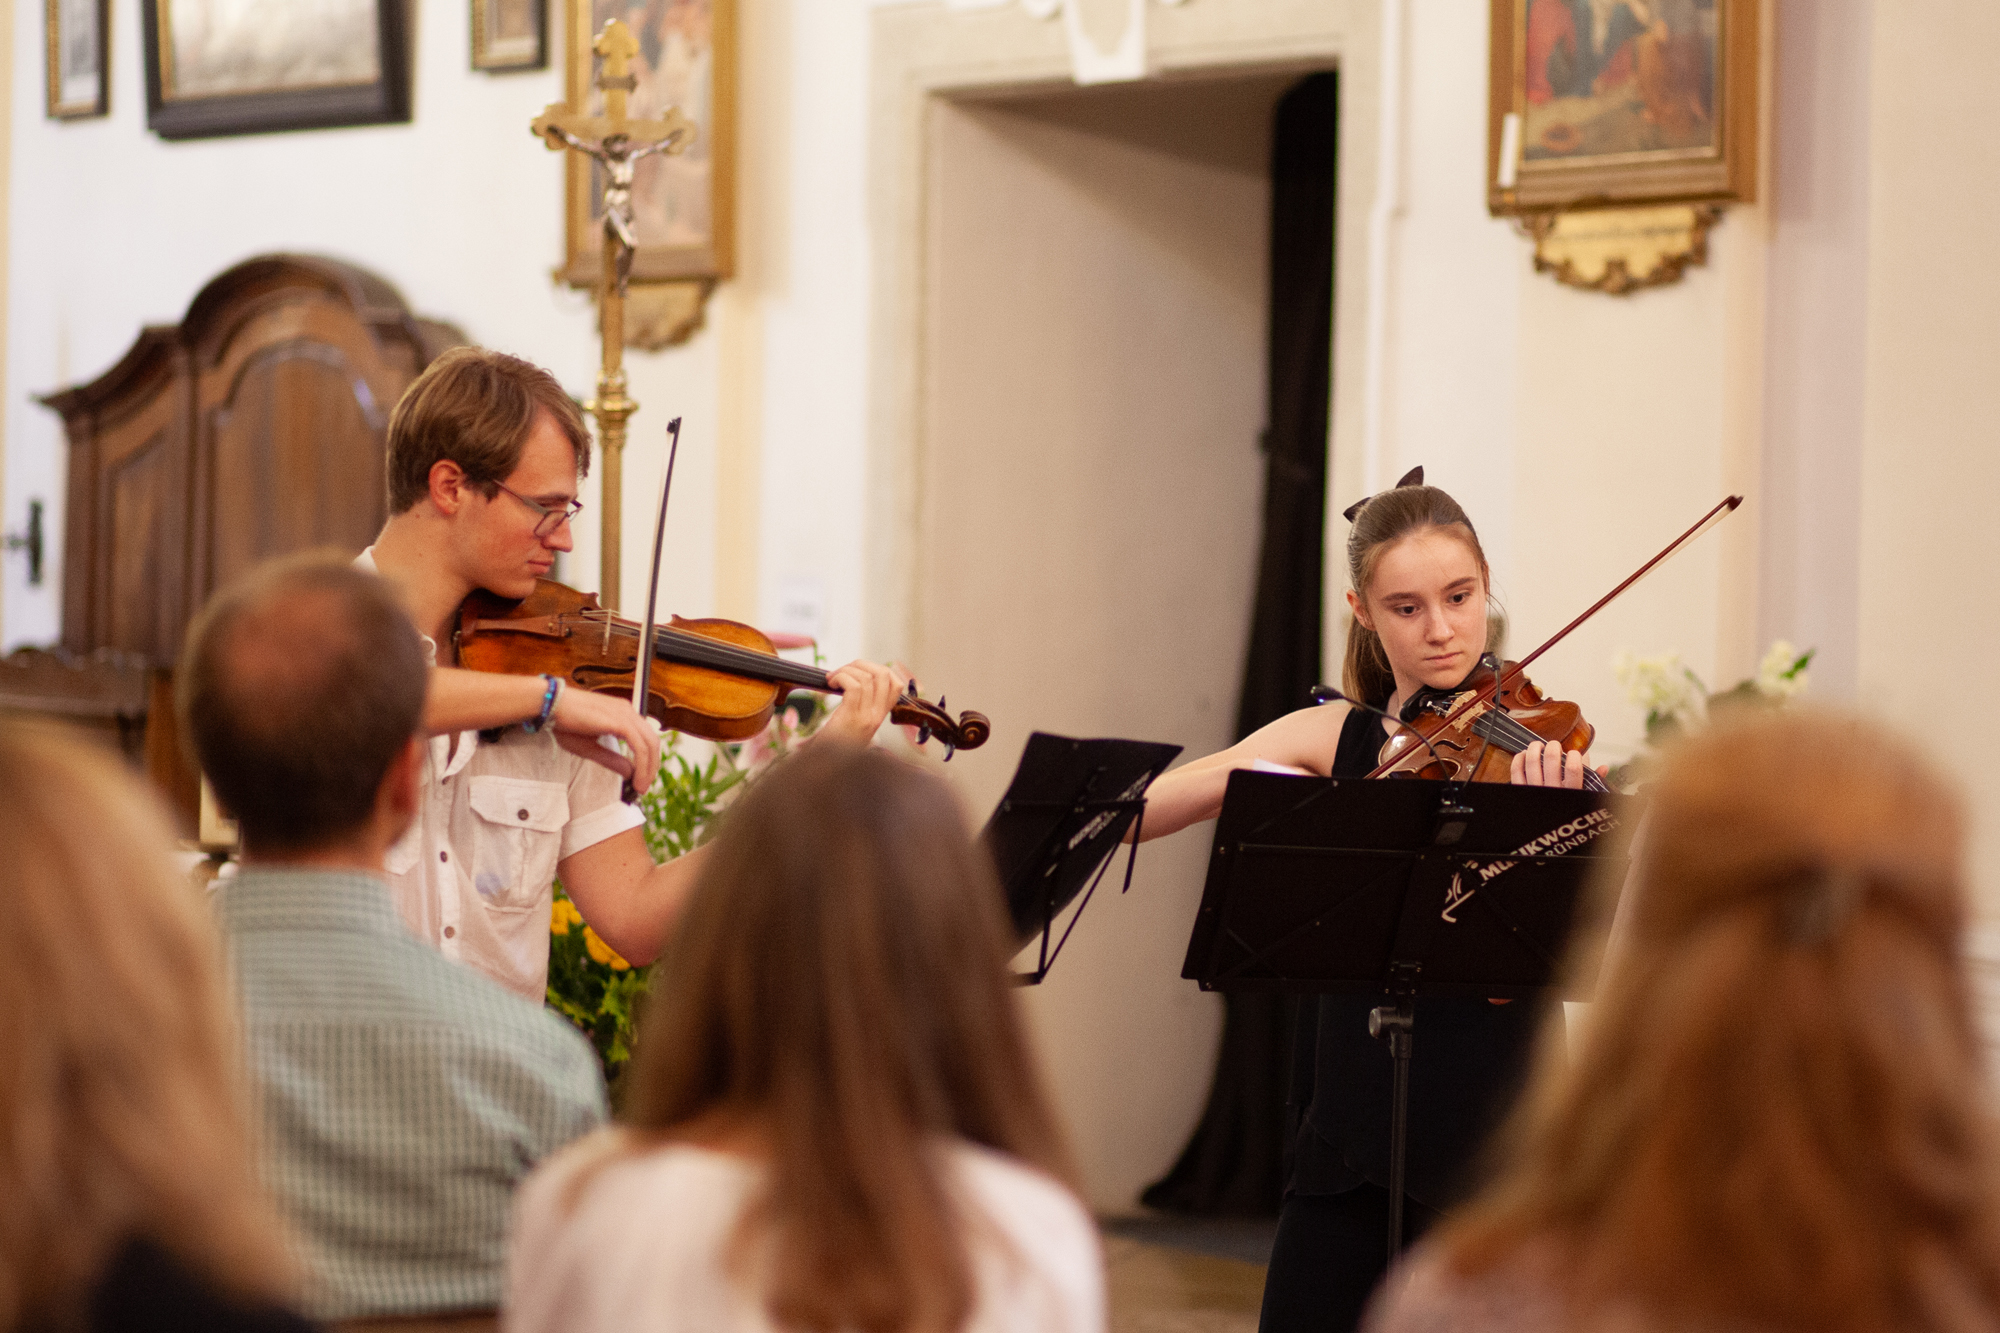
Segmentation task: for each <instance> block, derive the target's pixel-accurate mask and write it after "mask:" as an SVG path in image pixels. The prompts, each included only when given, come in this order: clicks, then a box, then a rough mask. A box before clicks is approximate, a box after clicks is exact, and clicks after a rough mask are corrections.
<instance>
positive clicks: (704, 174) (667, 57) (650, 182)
mask: <svg viewBox="0 0 2000 1333" xmlns="http://www.w3.org/2000/svg"><path fill="white" fill-rule="evenodd" d="M564 3H565V5H566V7H567V12H566V17H565V26H564V39H565V46H566V49H567V55H566V57H565V59H566V65H567V76H566V80H565V83H566V87H567V91H568V96H569V104H570V105H571V106H573V107H582V108H586V109H587V110H588V111H589V113H590V114H593V115H595V114H598V113H599V112H601V110H602V107H603V94H602V93H601V92H599V91H598V89H597V87H596V86H595V85H596V77H597V57H596V55H595V54H594V53H593V52H592V50H591V43H592V41H593V40H594V39H595V37H596V35H597V33H598V32H599V31H601V30H602V29H603V27H604V25H605V23H607V22H609V21H610V20H611V19H623V20H624V21H625V23H626V25H627V26H628V27H630V28H631V29H632V35H633V36H634V37H636V38H637V39H638V41H639V47H640V54H639V56H638V57H636V58H635V59H634V60H633V66H634V74H633V77H634V80H635V86H634V88H633V89H632V91H631V94H630V103H629V104H630V108H631V114H632V115H634V116H641V117H643V116H650V115H653V114H656V113H657V112H660V111H664V110H665V109H666V106H667V105H677V106H679V107H680V110H681V113H682V114H683V115H685V116H686V117H687V118H688V119H689V120H691V121H693V122H694V124H695V138H694V141H693V142H692V143H691V144H689V146H688V148H687V149H686V151H684V152H680V153H675V154H672V155H667V154H661V155H660V156H657V157H651V158H648V159H646V160H645V161H643V162H641V163H640V164H639V167H638V171H637V173H636V176H635V179H634V181H633V187H632V204H633V214H634V224H635V231H636V232H637V236H638V242H639V244H638V246H637V248H636V249H635V250H634V252H633V256H632V281H633V282H635V283H650V282H673V281H682V280H688V279H697V280H706V281H707V282H709V283H714V282H716V281H719V280H721V279H724V278H727V277H729V276H731V274H732V273H733V272H734V270H735V262H736V208H735V203H736V0H653V3H650V4H647V3H640V2H638V0H564ZM563 157H564V159H565V161H564V163H563V171H564V173H565V181H566V188H565V191H564V217H565V226H564V232H565V238H566V239H565V257H564V260H563V266H562V268H561V269H560V270H558V274H557V276H559V277H560V278H561V279H562V280H563V281H564V282H567V283H568V284H569V285H570V286H572V287H580V288H591V287H595V286H596V285H597V281H598V274H599V268H600V265H601V263H602V260H603V246H604V242H603V221H602V219H603V214H602V212H601V211H600V210H601V209H602V206H603V194H604V191H603V183H602V181H601V180H600V179H598V177H597V174H596V170H597V169H596V167H595V166H594V165H593V164H592V163H591V162H589V161H588V160H587V159H586V158H585V157H584V155H583V154H581V153H565V154H564V155H563Z"/></svg>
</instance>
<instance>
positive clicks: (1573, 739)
mask: <svg viewBox="0 0 2000 1333" xmlns="http://www.w3.org/2000/svg"><path fill="white" fill-rule="evenodd" d="M1465 685H1466V688H1465V689H1463V690H1461V691H1459V692H1458V693H1457V694H1454V695H1452V696H1451V697H1450V698H1448V699H1440V700H1438V701H1436V702H1434V703H1431V704H1429V705H1428V706H1427V707H1426V708H1425V709H1424V711H1423V712H1421V713H1419V714H1418V715H1417V716H1416V717H1415V718H1413V719H1412V720H1410V721H1409V722H1407V723H1405V724H1404V725H1405V726H1406V727H1407V728H1408V730H1404V731H1398V732H1397V733H1396V734H1395V735H1393V736H1391V737H1390V738H1389V742H1388V744H1387V745H1385V746H1383V747H1382V762H1381V765H1380V766H1379V767H1377V768H1376V770H1375V771H1374V772H1373V773H1371V774H1369V776H1370V777H1378V778H1379V777H1415V778H1436V779H1441V780H1443V781H1448V782H1506V781H1508V780H1509V778H1510V776H1511V774H1510V771H1509V770H1510V766H1511V765H1512V764H1513V761H1514V756H1515V755H1517V754H1519V753H1520V752H1521V751H1523V750H1525V749H1527V748H1528V747H1529V746H1530V745H1533V744H1534V743H1535V742H1537V741H1555V742H1557V743H1559V744H1561V746H1562V747H1563V748H1564V749H1565V750H1577V751H1587V750H1589V749H1590V743H1591V741H1592V740H1594V739H1595V738H1596V736H1597V728H1595V727H1593V726H1591V725H1590V723H1588V722H1586V721H1584V720H1583V710H1582V709H1581V708H1579V707H1577V706H1576V705H1575V704H1573V703H1569V702H1567V701H1565V700H1562V699H1551V698H1549V697H1548V696H1547V695H1545V694H1543V693H1542V692H1541V691H1540V690H1538V689H1536V688H1535V683H1534V682H1533V681H1531V680H1529V679H1528V678H1527V676H1525V675H1523V674H1522V672H1521V663H1519V662H1502V663H1500V665H1499V669H1498V670H1497V671H1496V670H1495V669H1494V667H1493V665H1492V659H1491V658H1490V657H1489V658H1487V659H1486V662H1485V663H1483V664H1482V665H1481V666H1480V668H1479V670H1478V671H1476V672H1474V673H1473V674H1472V676H1471V677H1470V678H1469V679H1468V680H1467V681H1466V682H1465ZM1468 696H1471V697H1468ZM1412 732H1415V733H1417V734H1418V735H1421V736H1422V737H1423V738H1424V740H1427V741H1429V742H1430V744H1429V745H1428V746H1426V745H1425V744H1423V742H1422V741H1419V740H1418V739H1417V738H1416V736H1415V735H1412V734H1411V733H1412ZM1583 787H1584V790H1585V791H1609V790H1610V788H1609V787H1608V786H1606V785H1605V782H1604V779H1603V778H1602V777H1600V776H1599V775H1598V773H1597V770H1596V769H1592V768H1586V769H1585V770H1584V771H1583Z"/></svg>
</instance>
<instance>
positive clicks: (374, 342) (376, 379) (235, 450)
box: [0, 255, 465, 818]
mask: <svg viewBox="0 0 2000 1333" xmlns="http://www.w3.org/2000/svg"><path fill="white" fill-rule="evenodd" d="M464 341H465V338H464V336H463V335H462V334H460V333H459V332H458V331H457V330H456V329H454V328H452V327H451V326H450V325H448V324H443V323H440V322H438V321H435V320H429V319H419V318H417V317H416V316H414V315H412V314H411V313H410V311H409V308H408V307H407V306H406V305H404V303H403V299H402V297H401V296H399V295H398V294H397V293H396V290H395V289H394V288H392V287H391V286H389V284H387V283H386V282H384V281H382V280H381V279H380V278H378V277H376V276H375V275H373V274H371V273H368V272H365V271H364V270H362V269H359V268H356V267H354V266H353V265H351V264H344V263H341V262H339V261H337V260H331V259H322V258H316V257H309V256H301V255H267V256H264V257H261V258H258V259H251V260H248V261H246V262H244V263H241V264H238V265H236V266H235V267H234V268H231V269H230V270H228V271H227V272H225V273H223V274H221V275H220V276H218V277H217V278H215V280H214V281H212V282H210V283H209V284H208V285H207V286H206V287H204V288H202V290H201V293H200V294H199V295H198V296H196V297H195V299H194V302H193V304H191V305H190V306H189V307H188V311H187V315H186V317H185V318H184V319H182V321H181V322H180V323H179V324H177V325H171V326H164V327H153V328H148V329H145V330H143V331H142V332H141V333H140V334H139V337H138V340H137V341H136V342H134V343H133V344H132V348H131V350H130V351H129V352H127V353H126V354H125V356H124V358H123V359H122V360H120V361H119V362H118V364H117V365H115V366H113V367H112V368H111V369H110V370H108V371H106V372H105V373H104V374H103V375H102V376H100V377H98V378H97V379H95V380H93V381H91V382H90V383H89V384H83V385H78V386H76V387H74V388H70V389H64V390H62V391H61V392H58V393H53V394H50V395H48V396H47V397H44V398H42V399H41V401H42V402H43V403H45V404H46V405H48V406H49V407H50V408H52V409H54V410H55V411H56V412H58V413H60V414H61V415H62V419H63V426H64V429H65V430H66V432H67V434H68V437H69V496H68V501H67V505H68V521H67V523H66V525H65V537H64V545H63V625H62V640H61V645H60V654H59V659H60V663H61V665H62V666H63V668H64V669H65V670H66V671H69V672H72V673H80V674H71V675H67V676H65V675H62V674H60V673H55V672H54V666H55V663H53V662H51V661H48V660H43V659H39V658H38V659H35V660H34V661H33V662H32V663H31V664H30V663H29V662H27V660H26V659H23V662H22V663H21V664H20V665H21V670H20V671H19V672H18V673H16V674H15V675H14V676H13V677H12V679H13V680H14V682H15V683H14V685H12V686H11V687H9V688H7V689H5V690H4V691H0V708H9V709H12V710H15V711H47V712H52V713H61V714H64V715H66V716H69V717H71V718H72V720H76V719H77V718H78V717H79V714H78V712H77V709H78V707H79V706H80V705H79V704H78V702H77V701H78V699H80V698H85V699H87V698H95V697H101V698H103V699H105V700H115V701H118V702H117V704H116V707H117V709H118V710H120V711H119V712H118V713H117V714H116V716H117V717H119V718H122V719H124V721H123V722H121V723H119V724H117V725H118V729H119V731H120V734H121V735H125V736H126V737H127V739H126V742H125V748H126V750H127V752H128V753H130V754H132V755H133V757H134V758H135V759H137V760H142V761H145V762H146V763H147V767H148V768H149V769H150V770H151V771H153V773H154V776H155V777H156V778H158V779H160V780H161V782H162V784H163V785H165V786H166V787H167V788H168V789H169V790H170V791H172V792H173V793H174V795H175V798H176V804H177V805H179V806H180V807H181V808H182V811H183V813H184V814H186V815H188V816H189V817H190V818H191V817H192V813H193V810H194V805H193V800H192V793H193V782H192V776H191V775H190V774H188V773H187V772H186V771H185V770H184V769H180V768H179V766H178V765H177V764H176V763H175V761H174V760H173V759H172V758H171V756H173V755H174V754H175V752H176V750H177V748H178V747H177V745H176V744H172V743H169V742H170V741H171V740H172V738H171V736H170V735H169V734H167V733H170V730H171V727H172V718H171V716H170V715H166V714H167V713H168V710H166V709H164V708H162V707H160V703H161V702H162V701H164V700H165V699H167V698H169V697H171V696H170V692H168V691H166V690H165V689H164V688H163V687H164V684H165V681H166V673H169V672H171V670H172V668H173V664H174V661H175V659H176V658H177V657H178V656H179V654H180V650H181V640H182V637H183V636H184V634H185V633H186V630H187V625H188V622H189V621H190V620H191V619H193V617H194V615H195V613H196V612H197V611H199V610H200V609H201V606H202V604H203V602H204V601H206V600H207V598H208V596H209V594H210V593H212V592H214V591H215V589H216V588H218V587H221V586H222V585H224V584H226V583H228V582H229V581H230V580H231V579H233V578H235V577H236V576H237V575H239V574H241V573H243V572H244V571H245V570H247V569H249V568H250V567H251V566H252V565H254V564H256V563H257V562H258V561H260V560H264V559H267V558H269V557H271V556H275V555H285V554H288V553H290V552H293V551H300V550H306V549H310V548H313V547H334V548H337V549H339V550H341V551H344V552H347V553H350V554H352V553H355V552H358V551H360V550H361V548H362V547H364V546H366V545H367V544H368V543H369V542H371V541H372V540H374V537H375V534H376V533H377V532H378V531H380V529H381V527H382V523H383V520H384V518H385V517H386V494H385V482H384V475H383V461H384V448H385V444H386V439H387V429H388V423H389V412H390V409H391V408H393V407H394V406H395V404H396V400H397V399H398V398H399V397H401V396H402V393H403V390H404V389H405V388H406V387H407V386H408V385H409V383H410V381H411V380H413V379H415V378H416V377H417V375H418V373H419V372H421V371H422V370H423V368H424V367H425V366H426V365H428V364H430V361H431V359H432V358H433V357H435V356H436V355H437V354H438V353H439V352H441V351H443V350H444V349H445V348H447V347H451V346H454V345H456V344H459V343H463V342H464ZM24 651H28V652H33V651H35V650H24ZM93 664H96V665H95V666H94V665H93ZM112 664H115V667H116V679H112V678H107V679H106V680H105V681H103V682H101V683H99V685H101V688H100V687H99V685H93V684H90V683H87V682H84V681H83V680H82V676H85V675H91V674H92V673H93V672H94V671H97V670H98V669H99V668H102V669H104V670H111V669H112ZM30 665H32V667H33V668H34V669H32V670H30V669H29V666H30ZM135 666H136V667H138V668H143V669H144V670H146V671H148V672H151V673H153V674H154V682H153V685H152V686H151V687H150V688H149V689H148V690H147V691H146V695H147V697H148V699H149V700H150V701H151V702H150V704H149V705H148V706H147V707H146V709H145V713H144V726H143V732H144V735H143V736H142V735H140V734H138V733H137V732H134V731H133V729H132V727H131V726H130V725H129V724H130V721H131V718H130V714H131V711H132V706H133V705H132V703H131V686H130V681H129V679H128V677H129V674H130V672H131V671H132V670H134V669H135ZM58 680H59V681H61V682H62V683H63V686H64V688H65V689H66V690H67V691H68V694H67V695H65V696H64V699H63V700H57V699H55V698H53V697H52V698H51V699H50V706H49V707H48V708H47V709H37V708H35V707H34V706H33V705H34V700H35V699H36V698H37V697H38V696H37V695H36V694H35V689H36V688H37V684H36V682H40V681H58ZM107 706H109V705H107ZM103 721H105V722H107V723H108V722H110V721H111V719H110V718H109V717H107V718H106V719H104V720H103ZM170 769H179V771H163V770H170Z"/></svg>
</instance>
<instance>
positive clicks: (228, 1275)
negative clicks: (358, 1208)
mask: <svg viewBox="0 0 2000 1333" xmlns="http://www.w3.org/2000/svg"><path fill="white" fill-rule="evenodd" d="M0 809H4V810H6V811H7V818H6V819H5V820H0V912H4V916H5V919H6V928H5V929H4V930H0V1200H4V1201H5V1202H4V1204H0V1328H17V1327H22V1326H28V1325H41V1324H47V1325H49V1326H62V1327H67V1326H68V1325H67V1323H66V1321H67V1320H68V1319H71V1318H75V1319H78V1320H79V1326H80V1319H81V1313H82V1311H81V1309H80V1308H79V1307H80V1304H81V1302H82V1301H83V1300H84V1299H85V1297H86V1296H87V1293H88V1291H89V1289H90V1287H91V1285H92V1284H93V1282H94V1281H95V1280H96V1279H97V1277H98V1276H99V1274H100V1273H101V1272H102V1271H103V1268H104V1266H105V1265H106V1264H107V1263H109V1262H110V1261H111V1260H112V1259H113V1258H114V1257H115V1255H116V1251H117V1250H118V1248H119V1247H120V1246H121V1245H122V1244H123V1243H124V1242H125V1241H127V1240H130V1239H132V1238H135V1237H142V1236H143V1237H145V1238H147V1239H150V1240H151V1241H153V1242H154V1243H156V1244H157V1245H159V1246H161V1247H162V1248H164V1249H166V1250H167V1251H169V1252H170V1253H172V1254H173V1255H174V1256H175V1257H176V1258H178V1259H179V1260H180V1261H181V1262H182V1263H183V1264H185V1265H187V1266H188V1267H189V1268H191V1269H192V1270H193V1271H195V1272H197V1273H200V1274H202V1275H204V1276H206V1277H207V1278H209V1279H210V1280H212V1281H213V1282H215V1283H217V1284H219V1285H220V1286H221V1287H222V1288H223V1289H224V1290H225V1291H229V1292H231V1293H233V1294H235V1295H237V1296H238V1297H240V1298H249V1299H257V1298H262V1299H267V1300H269V1299H278V1298H281V1297H282V1296H284V1295H285V1294H287V1293H288V1292H289V1290H290V1288H291V1286H292V1283H293V1281H294V1277H295V1274H294V1272H293V1269H292V1263H291V1260H290V1258H289V1256H288V1252H287V1248H286V1234H287V1233H286V1231H285V1228H284V1226H283V1225H282V1224H281V1222H280V1220H279V1217H278V1214H277V1212H276V1210H275V1208H274V1207H273V1206H272V1205H271V1203H270V1201H269V1199H268V1198H267V1197H266V1196H265V1195H264V1193H263V1191H262V1189H261V1187H260V1186H259V1184H258V1181H257V1178H256V1161H257V1154H256V1148H255V1145H254V1143H253V1142H252V1139H251V1131H250V1125H249V1122H248V1117H247V1115H246V1112H245V1106H244V1098H243V1095H242V1092H243V1090H242V1088H241V1086H240V1084H239V1080H240V1077H241V1073H242V1071H241V1068H240V1065H239V1060H238V1053H237V1049H236V1041H235V1033H234V1031H233V1029H232V1025H231V1023H230V1019H229V1007H228V1001H227V999H226V996H225V994H224V992H223V988H222V985H221V982H220V973H221V968H220V964H219V960H218V957H217V954H218V949H217V947H216V939H215V930H214V927H213V925H212V924H211V922H210V920H209V918H208V915H207V912H206V910H205V905H204V904H203V902H202V901H201V898H200V891H199V890H198V889H196V888H194V887H193V886H192V885H191V884H190V883H189V882H188V881H187V880H186V879H185V878H183V877H182V876H180V875H178V874H176V873H175V872H174V871H173V870H172V868H171V867H170V866H169V864H168V859H167V857H168V851H169V849H170V848H171V846H172V842H171V841H170V839H171V833H170V831H169V828H168V824H167V820H166V817H165V815H164V814H163V813H162V812H161V810H160V809H159V807H158V804H157V802H156V801H155V799H154V798H153V796H152V794H151V793H150V792H149V791H148V790H146V789H145V788H144V787H142V786H141V785H140V783H139V782H138V780H137V779H135V778H134V777H132V776H131V775H130V774H129V773H127V772H126V771H125V770H124V767H123V765H122V764H120V763H119V762H118V761H117V760H116V759H114V758H112V757H111V756H109V755H106V754H102V753H99V752H98V750H97V748H96V746H95V745H94V744H92V742H90V741H89V740H88V739H86V738H85V737H83V736H82V735H80V734H78V733H74V732H71V731H69V730H67V729H64V728H59V727H56V726H53V725H50V724H46V723H33V722H22V721H14V720H7V721H0Z"/></svg>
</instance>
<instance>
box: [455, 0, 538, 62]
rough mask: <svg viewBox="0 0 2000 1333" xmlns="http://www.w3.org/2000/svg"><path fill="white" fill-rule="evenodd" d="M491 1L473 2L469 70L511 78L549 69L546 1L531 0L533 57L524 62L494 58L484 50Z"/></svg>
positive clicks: (473, 0)
mask: <svg viewBox="0 0 2000 1333" xmlns="http://www.w3.org/2000/svg"><path fill="white" fill-rule="evenodd" d="M493 2H494V0H472V67H473V68H474V69H476V70H480V71H483V72H484V73H487V74H512V73H515V72H517V71H521V70H530V69H547V68H548V67H549V0H530V3H532V4H533V5H534V7H535V54H534V55H533V56H531V57H529V58H528V59H525V60H519V59H516V60H508V59H504V58H496V57H495V56H494V55H493V54H492V53H491V52H489V51H488V50H487V49H486V28H487V22H486V17H487V13H488V11H489V10H490V9H491V8H492V6H493Z"/></svg>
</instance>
